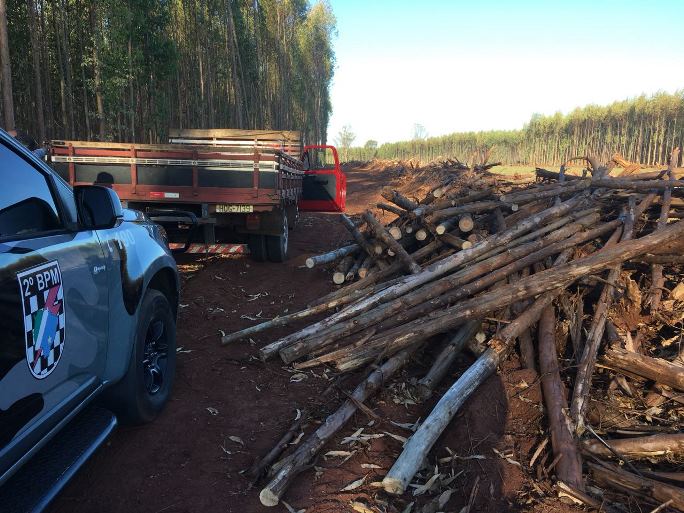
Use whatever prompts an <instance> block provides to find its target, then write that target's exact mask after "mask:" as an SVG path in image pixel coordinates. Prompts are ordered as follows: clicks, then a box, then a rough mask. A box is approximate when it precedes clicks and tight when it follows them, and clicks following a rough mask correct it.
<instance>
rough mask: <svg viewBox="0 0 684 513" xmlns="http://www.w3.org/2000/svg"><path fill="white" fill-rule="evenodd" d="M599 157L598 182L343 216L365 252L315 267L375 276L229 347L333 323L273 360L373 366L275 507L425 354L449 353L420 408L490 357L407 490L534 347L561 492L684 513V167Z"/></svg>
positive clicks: (296, 461) (440, 191)
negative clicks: (491, 385) (459, 417)
mask: <svg viewBox="0 0 684 513" xmlns="http://www.w3.org/2000/svg"><path fill="white" fill-rule="evenodd" d="M677 151H678V150H675V153H673V157H674V158H672V162H676V161H677V159H676V156H677V154H676V152H677ZM586 161H587V162H588V166H587V167H588V171H589V172H590V173H591V174H590V175H589V174H586V175H585V176H582V177H580V176H570V175H567V174H566V173H565V168H564V167H561V170H560V172H552V171H546V170H538V173H537V174H538V180H537V182H536V183H534V184H530V185H527V186H522V187H514V188H510V187H509V188H508V189H507V190H505V191H504V192H503V193H502V191H501V190H500V188H498V187H497V185H496V184H495V183H492V182H491V180H490V181H487V180H484V179H482V178H481V177H480V178H478V175H477V173H472V174H470V176H469V177H468V178H467V179H463V177H461V178H459V179H456V178H454V179H452V180H450V181H447V182H445V183H443V184H441V185H440V186H439V187H437V188H436V189H434V190H433V191H431V193H430V194H428V196H427V197H426V198H425V199H423V200H422V201H415V200H413V199H410V198H407V197H405V196H403V195H401V194H399V193H398V192H396V191H390V190H386V191H384V192H383V197H384V198H385V199H386V200H387V201H388V203H387V204H382V205H381V208H384V209H385V210H388V211H391V212H393V213H395V214H396V215H397V217H396V219H394V220H393V221H391V222H389V223H388V224H386V225H383V224H381V223H380V222H379V221H378V219H377V218H376V217H375V215H373V213H371V212H370V211H367V212H365V213H364V214H363V216H362V220H361V222H357V223H355V222H353V221H352V220H351V219H349V218H348V217H346V216H344V215H343V216H341V219H342V222H343V223H344V224H345V226H346V227H347V228H348V229H349V231H350V233H351V235H352V237H353V239H354V243H353V244H349V245H347V246H345V247H343V248H340V249H338V250H336V251H333V252H330V253H327V254H325V255H319V256H316V257H312V258H311V259H310V262H309V264H308V265H309V266H310V267H312V266H316V265H322V264H324V263H326V264H330V263H334V262H338V264H337V268H336V273H339V276H338V277H337V278H336V281H338V282H340V283H343V282H345V281H347V280H351V278H353V277H355V276H358V277H359V278H360V279H359V280H358V281H355V282H353V283H349V284H348V285H346V286H344V287H341V288H339V289H338V290H336V291H334V292H332V293H331V294H329V295H328V296H326V297H323V298H320V299H319V300H317V301H316V302H315V303H314V304H311V305H309V307H308V308H306V309H304V310H302V311H299V312H295V313H290V314H287V315H283V316H281V317H276V318H274V319H272V320H269V321H267V322H264V323H261V324H259V325H256V326H252V327H250V328H247V329H245V330H242V331H240V332H237V333H233V334H230V335H226V336H225V337H224V338H223V343H224V344H227V343H231V342H234V341H237V340H240V339H245V338H247V337H249V336H251V335H253V334H255V333H258V332H261V331H264V330H266V329H269V328H274V327H280V326H288V325H290V324H292V323H294V322H298V321H301V320H302V319H308V318H310V317H313V316H317V318H318V319H319V320H317V321H316V322H312V323H310V324H309V325H307V326H306V327H304V328H302V329H298V330H297V331H295V332H293V333H291V334H289V335H287V336H285V337H283V338H280V339H278V340H275V341H273V342H271V343H269V344H267V345H266V346H264V347H262V348H261V349H260V351H259V353H260V356H261V358H262V359H264V360H266V359H269V358H273V357H276V356H278V357H280V358H281V359H282V360H283V361H284V362H285V363H286V364H292V365H293V366H294V367H295V368H296V369H309V368H312V367H315V366H327V367H328V368H332V369H334V370H336V371H337V372H339V373H347V372H351V371H357V370H361V369H364V372H363V375H362V379H361V381H360V383H359V384H358V386H357V387H356V389H355V390H354V391H353V392H350V393H349V394H348V399H347V400H346V401H345V402H344V403H343V404H342V405H341V406H340V408H339V409H338V410H337V411H336V412H335V413H333V414H332V415H330V416H329V417H327V419H326V420H325V422H323V423H322V424H321V425H320V427H318V429H316V430H315V431H314V432H312V433H310V434H308V436H306V437H304V438H303V439H302V440H301V441H300V442H299V443H298V444H297V445H296V446H294V445H288V442H289V441H290V440H292V439H293V438H294V437H295V436H296V435H297V434H298V430H299V427H297V428H294V427H293V429H291V430H290V431H288V434H287V435H286V436H285V437H284V438H283V440H281V441H279V442H278V444H277V445H276V446H275V447H274V450H273V451H271V453H269V455H268V456H267V459H266V460H264V461H263V462H261V464H260V465H257V467H256V468H258V469H259V471H258V472H256V473H253V474H254V475H255V477H256V476H259V477H261V478H264V480H265V483H266V484H265V485H264V487H263V488H262V490H261V493H260V499H261V502H262V503H263V504H264V505H269V506H273V505H275V504H277V503H278V502H279V500H280V498H281V497H282V495H283V493H284V492H285V490H286V489H287V487H288V486H289V484H290V483H291V482H292V480H293V479H294V478H295V477H296V476H297V475H298V474H299V473H300V472H301V471H302V470H304V469H306V468H309V466H310V465H311V463H312V461H313V460H314V459H315V458H316V456H317V454H318V453H319V451H320V450H321V449H322V448H323V446H324V445H325V444H326V443H327V442H328V441H329V440H331V438H332V437H333V436H335V435H336V433H338V431H339V430H340V429H341V428H342V427H343V426H344V425H345V423H346V422H347V421H348V420H349V419H350V418H351V417H352V415H353V414H354V413H355V412H356V411H357V410H359V409H361V410H364V409H365V410H367V409H368V407H367V406H366V405H365V404H364V403H365V402H366V401H367V400H368V399H369V398H370V397H371V396H372V395H373V394H376V393H377V392H378V391H379V390H381V389H382V388H383V387H385V385H386V384H387V383H388V381H389V380H391V379H392V376H393V375H396V374H397V373H398V371H399V370H400V369H402V368H403V367H405V366H407V365H410V364H411V362H412V361H414V359H413V357H414V355H415V353H416V352H417V351H421V350H423V349H425V347H426V346H428V345H434V344H438V345H439V344H441V349H440V350H439V351H432V352H431V353H430V354H435V355H436V357H435V358H434V365H433V366H432V368H430V369H429V370H428V371H427V373H425V375H424V377H423V378H422V379H421V380H420V381H419V382H418V384H417V388H418V389H417V390H416V392H417V393H416V396H420V397H423V398H425V397H429V396H430V395H431V394H433V392H435V391H436V390H437V388H438V385H440V383H442V382H443V381H444V380H445V379H446V378H449V377H451V375H450V373H449V372H450V369H451V367H452V365H451V364H452V363H453V362H454V360H455V358H456V357H457V355H458V353H459V352H461V351H462V350H464V349H467V350H469V351H471V352H473V353H474V354H475V355H477V357H476V359H475V361H474V363H473V364H472V365H471V366H470V367H469V368H468V369H467V370H466V371H465V372H464V373H463V374H462V375H460V376H458V377H457V379H455V381H452V382H451V383H447V384H446V385H447V386H448V388H447V389H446V392H445V393H444V394H443V396H442V397H441V399H440V400H439V401H438V402H437V404H436V406H435V407H434V409H433V410H432V412H431V413H430V414H429V416H428V417H427V418H426V419H425V420H424V421H423V422H422V423H421V424H420V426H419V427H418V428H417V429H416V430H415V432H414V433H413V435H412V436H411V437H410V438H409V439H408V440H407V442H406V443H405V445H404V448H403V452H402V453H401V454H400V456H399V457H398V459H397V460H396V461H395V463H394V465H393V466H392V467H391V469H390V470H389V471H388V472H387V474H386V475H385V476H384V479H383V480H382V487H383V488H384V490H385V491H386V492H387V493H388V494H402V493H404V492H405V491H406V490H407V488H408V487H409V485H410V484H411V483H412V482H413V481H414V479H416V476H417V475H420V474H419V472H420V470H421V468H422V467H423V465H424V461H425V459H426V458H428V461H429V457H430V450H431V448H432V447H433V445H434V444H435V442H436V440H437V438H438V437H439V436H440V434H441V433H442V432H443V430H444V429H445V428H446V427H447V426H448V424H449V422H450V421H451V419H452V418H453V417H454V415H456V414H457V413H458V411H459V409H460V408H461V407H462V406H463V404H464V403H465V401H466V400H467V399H468V398H469V397H470V396H471V395H472V394H475V393H477V390H478V387H479V385H480V384H481V383H483V382H484V381H485V380H486V379H487V378H488V377H489V376H490V375H492V374H493V373H495V372H496V370H497V367H498V366H499V365H500V364H501V363H502V362H503V361H504V360H505V359H507V358H508V357H509V356H511V355H512V354H513V353H515V352H517V353H518V355H519V359H520V362H521V365H522V366H524V367H527V368H530V369H535V370H536V371H537V372H538V373H539V376H540V380H541V384H542V391H543V395H544V403H545V404H544V406H545V410H544V411H545V418H546V424H547V426H546V427H547V428H548V433H549V438H550V444H549V450H550V451H551V454H550V455H549V456H550V461H553V464H552V465H551V467H552V468H553V473H554V474H555V477H556V482H555V486H556V487H557V491H558V492H559V493H561V494H563V495H565V496H567V497H572V498H573V500H575V501H577V502H581V503H584V504H586V505H589V506H591V507H603V508H604V509H608V510H610V509H615V510H618V509H620V510H625V509H624V507H623V506H620V504H621V503H624V502H625V501H627V500H628V499H627V497H629V501H630V503H634V502H635V501H636V502H638V503H640V504H642V510H643V511H649V510H651V509H654V508H656V507H660V506H663V505H665V506H663V508H668V507H670V508H677V509H680V510H684V472H682V471H681V468H682V467H681V464H682V463H684V434H681V433H680V432H679V430H680V423H679V419H680V418H681V417H680V414H681V413H682V412H683V411H684V409H682V405H684V395H680V394H681V393H684V350H682V348H684V344H682V343H681V342H682V331H681V327H682V322H683V321H684V280H683V278H684V275H682V268H681V265H682V264H684V257H682V253H681V249H682V248H684V222H682V221H680V219H682V218H683V217H684V181H682V180H677V179H676V178H675V170H673V169H672V168H668V169H667V170H663V171H661V172H657V173H652V172H651V173H637V174H629V175H628V176H627V175H625V176H610V175H609V173H608V170H607V168H606V167H604V166H599V165H598V164H597V163H596V162H595V160H594V159H589V158H587V159H586ZM362 225H365V230H364V231H362V229H361V226H362ZM421 232H422V233H424V234H425V236H423V235H419V234H421ZM342 262H344V265H342ZM321 317H322V318H321ZM485 333H488V334H487V335H486V338H485ZM485 340H487V341H486V342H485ZM452 379H453V378H452ZM455 429H456V428H455ZM458 429H463V428H460V427H459V428H458ZM285 448H290V450H289V452H284V453H283V454H281V453H282V452H283V451H284V450H285ZM278 458H280V459H278ZM536 458H537V455H535V456H534V458H533V459H536ZM276 460H277V461H276ZM678 464H679V465H680V466H678Z"/></svg>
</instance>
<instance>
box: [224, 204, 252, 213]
mask: <svg viewBox="0 0 684 513" xmlns="http://www.w3.org/2000/svg"><path fill="white" fill-rule="evenodd" d="M216 212H217V213H219V214H251V213H252V212H254V205H216Z"/></svg>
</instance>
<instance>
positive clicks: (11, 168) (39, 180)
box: [0, 144, 61, 240]
mask: <svg viewBox="0 0 684 513" xmlns="http://www.w3.org/2000/svg"><path fill="white" fill-rule="evenodd" d="M0 162H2V166H1V167H0V169H1V171H0V179H1V180H2V181H1V182H0V183H1V184H2V185H1V186H0V240H5V239H18V238H19V239H23V238H30V237H36V236H38V235H40V234H42V233H44V232H49V231H53V230H57V229H59V228H61V223H60V220H59V215H58V213H57V207H56V205H55V202H54V199H53V197H52V193H51V192H50V187H49V186H48V183H47V179H46V177H45V176H44V175H43V174H42V173H41V172H40V171H38V170H37V169H36V168H34V167H33V166H31V165H30V164H29V163H28V162H26V161H25V160H24V159H22V158H21V157H20V156H19V155H17V154H16V153H14V152H13V151H12V150H11V149H9V148H8V147H6V146H5V145H3V144H0Z"/></svg>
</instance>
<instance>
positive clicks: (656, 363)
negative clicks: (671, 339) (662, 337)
mask: <svg viewBox="0 0 684 513" xmlns="http://www.w3.org/2000/svg"><path fill="white" fill-rule="evenodd" d="M601 364H602V365H603V366H604V367H608V368H609V369H613V370H614V371H617V372H621V373H623V374H626V375H628V376H638V377H642V378H646V379H650V380H653V381H657V382H658V383H660V384H662V385H667V386H669V387H672V388H675V389H677V390H680V391H684V366H682V365H681V364H678V363H673V362H668V361H667V360H663V359H662V358H653V357H651V356H646V355H644V354H639V353H633V352H631V351H627V350H625V349H622V348H618V347H612V348H610V349H608V350H607V351H606V353H605V355H604V356H603V359H602V360H601Z"/></svg>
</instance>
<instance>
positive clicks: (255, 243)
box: [247, 234, 267, 262]
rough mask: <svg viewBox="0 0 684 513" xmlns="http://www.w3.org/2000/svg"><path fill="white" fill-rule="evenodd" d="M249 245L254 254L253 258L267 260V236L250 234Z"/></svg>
mask: <svg viewBox="0 0 684 513" xmlns="http://www.w3.org/2000/svg"><path fill="white" fill-rule="evenodd" d="M247 245H248V246H249V253H250V255H252V259H254V260H256V261H257V262H265V261H266V256H267V253H266V237H265V236H264V235H260V234H252V235H250V236H249V239H248V241H247Z"/></svg>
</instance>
